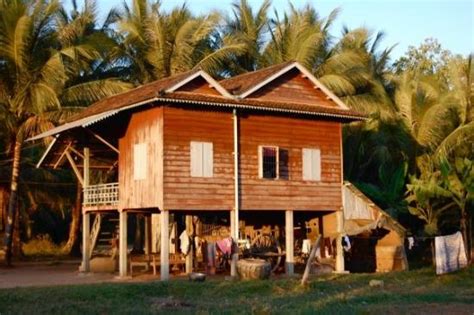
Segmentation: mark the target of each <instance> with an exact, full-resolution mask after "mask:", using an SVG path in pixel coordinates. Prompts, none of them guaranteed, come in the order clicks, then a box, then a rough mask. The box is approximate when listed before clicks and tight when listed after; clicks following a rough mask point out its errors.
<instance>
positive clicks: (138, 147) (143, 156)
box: [133, 143, 147, 180]
mask: <svg viewBox="0 0 474 315" xmlns="http://www.w3.org/2000/svg"><path fill="white" fill-rule="evenodd" d="M146 171H147V145H146V143H139V144H135V145H134V146H133V179H135V180H143V179H145V178H146Z"/></svg>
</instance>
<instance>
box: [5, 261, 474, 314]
mask: <svg viewBox="0 0 474 315" xmlns="http://www.w3.org/2000/svg"><path fill="white" fill-rule="evenodd" d="M372 279H379V280H383V281H384V287H383V288H375V287H370V286H369V285H368V283H369V281H370V280H372ZM315 312H317V313H323V314H324V313H329V314H335V313H338V314H348V313H349V314H350V313H356V314H398V313H400V314H407V313H411V314H423V313H426V314H428V313H429V314H474V268H473V267H471V268H470V269H467V270H463V271H460V272H457V273H453V274H449V275H444V276H436V275H435V274H434V270H432V269H422V270H416V271H410V272H400V273H391V274H350V275H325V276H321V277H315V278H312V280H311V283H310V284H309V285H308V286H307V287H301V286H300V285H299V281H298V280H297V279H285V278H281V279H273V280H268V281H246V282H242V281H241V282H230V281H224V280H210V281H206V282H204V283H190V282H188V281H185V280H173V281H170V282H168V283H163V282H148V283H108V284H95V285H71V286H57V287H44V288H18V289H4V290H0V314H2V315H3V314H55V313H56V314H57V313H61V314H117V313H134V314H136V313H197V314H208V313H217V314H221V313H224V314H225V313H254V314H270V313H288V314H290V313H291V314H294V313H307V314H310V313H315Z"/></svg>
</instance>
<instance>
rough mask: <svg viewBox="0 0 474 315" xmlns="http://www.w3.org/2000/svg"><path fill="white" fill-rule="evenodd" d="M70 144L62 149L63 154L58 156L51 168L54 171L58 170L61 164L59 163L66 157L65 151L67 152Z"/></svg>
mask: <svg viewBox="0 0 474 315" xmlns="http://www.w3.org/2000/svg"><path fill="white" fill-rule="evenodd" d="M71 144H72V142H69V143H68V145H67V146H66V148H65V149H64V151H63V153H61V155H60V156H59V159H58V160H57V161H56V163H54V166H53V168H54V169H56V168H58V166H59V163H61V161H62V160H63V158H64V156H65V155H66V152H67V150H69V148H70V147H71Z"/></svg>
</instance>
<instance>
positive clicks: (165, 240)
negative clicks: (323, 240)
mask: <svg viewBox="0 0 474 315" xmlns="http://www.w3.org/2000/svg"><path fill="white" fill-rule="evenodd" d="M160 228H161V251H160V277H161V280H162V281H167V280H169V278H170V265H169V258H170V257H169V256H170V242H169V235H170V231H169V211H168V210H162V211H161V215H160Z"/></svg>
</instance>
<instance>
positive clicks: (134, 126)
mask: <svg viewBox="0 0 474 315" xmlns="http://www.w3.org/2000/svg"><path fill="white" fill-rule="evenodd" d="M141 143H144V144H146V152H147V155H146V159H147V160H146V170H145V174H144V175H145V178H144V179H141V180H135V179H134V174H133V172H134V157H133V153H134V146H135V145H136V144H141ZM119 150H120V155H119V194H120V203H119V207H120V208H122V209H136V208H160V209H161V208H162V205H163V193H162V189H163V108H161V107H158V108H152V109H149V110H145V111H142V112H138V113H134V114H133V115H132V117H131V119H130V122H129V124H128V127H127V130H126V132H125V136H124V137H123V138H121V139H120V140H119Z"/></svg>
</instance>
